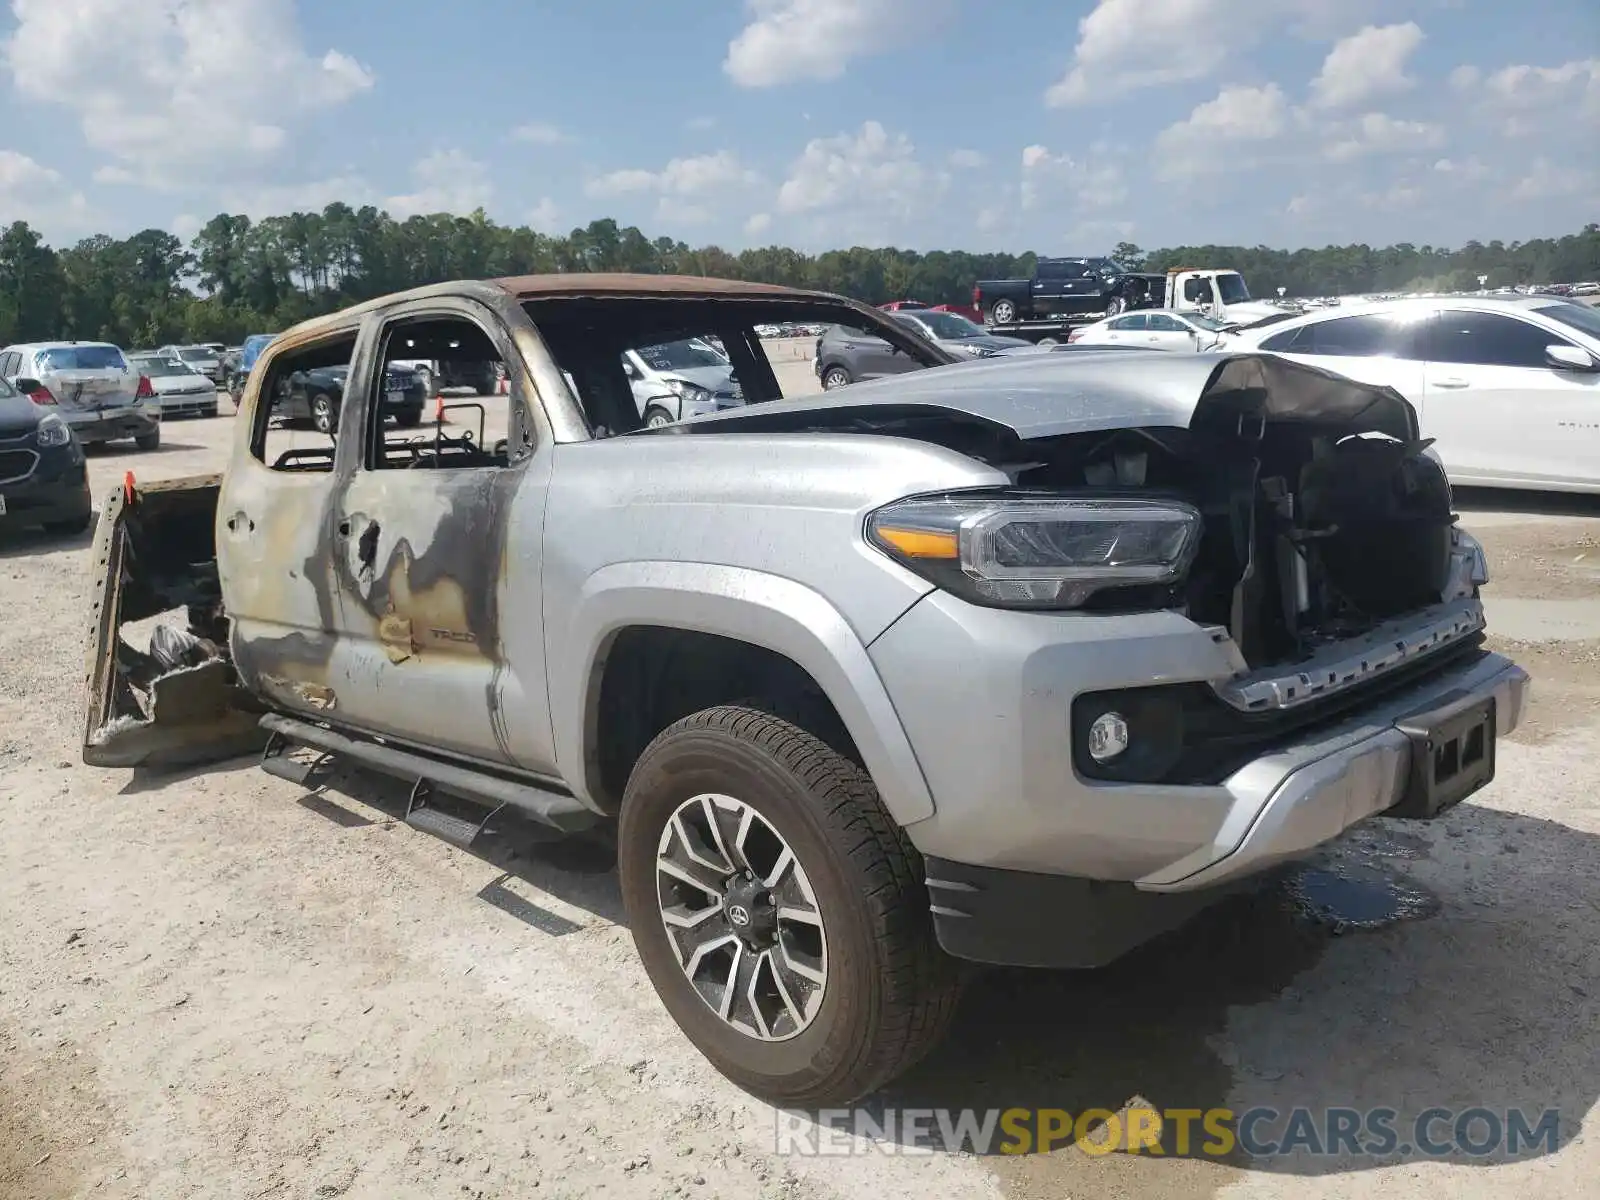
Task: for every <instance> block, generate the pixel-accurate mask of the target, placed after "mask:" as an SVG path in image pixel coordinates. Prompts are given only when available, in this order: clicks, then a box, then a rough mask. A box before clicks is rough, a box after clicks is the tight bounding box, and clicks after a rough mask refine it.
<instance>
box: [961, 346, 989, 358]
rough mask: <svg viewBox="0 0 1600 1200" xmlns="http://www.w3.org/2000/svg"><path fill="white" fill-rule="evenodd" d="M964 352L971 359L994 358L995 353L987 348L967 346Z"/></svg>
mask: <svg viewBox="0 0 1600 1200" xmlns="http://www.w3.org/2000/svg"><path fill="white" fill-rule="evenodd" d="M966 350H967V353H968V354H970V355H972V357H973V358H993V357H994V356H995V351H993V350H991V349H989V347H987V346H968V347H967V348H966Z"/></svg>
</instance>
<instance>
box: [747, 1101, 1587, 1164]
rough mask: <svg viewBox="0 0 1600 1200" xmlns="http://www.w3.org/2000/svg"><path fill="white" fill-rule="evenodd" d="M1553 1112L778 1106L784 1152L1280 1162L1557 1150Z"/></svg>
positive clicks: (777, 1137) (777, 1135) (776, 1144)
mask: <svg viewBox="0 0 1600 1200" xmlns="http://www.w3.org/2000/svg"><path fill="white" fill-rule="evenodd" d="M1560 1125H1561V1119H1560V1113H1559V1111H1558V1110H1556V1109H1553V1108H1546V1109H1541V1110H1532V1109H1520V1108H1509V1109H1491V1108H1484V1107H1471V1108H1460V1109H1455V1108H1445V1107H1432V1108H1425V1109H1423V1110H1421V1111H1420V1112H1418V1113H1416V1115H1415V1116H1405V1117H1402V1115H1401V1114H1400V1112H1399V1111H1398V1110H1396V1109H1393V1108H1368V1109H1357V1108H1338V1107H1332V1108H1315V1109H1313V1108H1290V1109H1277V1108H1269V1107H1256V1108H1247V1109H1241V1110H1238V1111H1234V1110H1233V1109H1228V1108H1209V1109H1199V1108H1168V1109H1158V1108H1154V1107H1144V1106H1137V1105H1132V1106H1128V1107H1125V1108H1123V1109H1121V1110H1119V1111H1117V1112H1111V1111H1110V1110H1108V1109H1103V1108H1090V1109H1084V1110H1083V1111H1081V1112H1070V1111H1068V1110H1067V1109H1061V1108H1007V1109H998V1108H991V1109H970V1108H969V1109H949V1108H901V1109H894V1108H890V1109H881V1110H877V1111H867V1110H865V1109H843V1108H841V1109H822V1110H820V1111H817V1112H795V1111H783V1110H779V1111H778V1112H776V1113H775V1114H774V1126H773V1135H774V1136H773V1149H774V1150H775V1151H777V1152H778V1153H779V1154H798V1155H841V1156H847V1155H870V1154H933V1153H940V1152H963V1153H967V1154H1048V1153H1050V1152H1051V1151H1053V1150H1059V1149H1062V1148H1063V1147H1065V1146H1069V1145H1073V1144H1076V1145H1077V1146H1078V1147H1079V1148H1080V1149H1082V1150H1084V1151H1086V1152H1088V1153H1090V1154H1112V1153H1122V1154H1148V1155H1153V1156H1159V1155H1169V1154H1170V1155H1174V1156H1181V1157H1206V1158H1227V1157H1230V1156H1234V1155H1238V1154H1243V1155H1246V1156H1248V1157H1251V1158H1277V1157H1283V1156H1287V1155H1312V1156H1318V1157H1321V1156H1330V1157H1372V1158H1392V1157H1395V1156H1401V1157H1404V1156H1416V1157H1423V1158H1445V1157H1450V1156H1453V1155H1463V1156H1467V1157H1471V1158H1483V1157H1488V1156H1493V1155H1503V1156H1506V1157H1516V1156H1519V1155H1527V1154H1554V1153H1555V1152H1556V1151H1557V1150H1558V1149H1559V1148H1560V1146H1561V1134H1560Z"/></svg>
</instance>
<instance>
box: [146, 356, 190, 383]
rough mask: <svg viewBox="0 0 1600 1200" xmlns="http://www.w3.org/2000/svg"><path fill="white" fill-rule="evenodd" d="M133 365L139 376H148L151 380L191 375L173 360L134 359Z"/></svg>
mask: <svg viewBox="0 0 1600 1200" xmlns="http://www.w3.org/2000/svg"><path fill="white" fill-rule="evenodd" d="M133 365H134V366H136V367H138V368H139V372H140V374H143V375H148V376H150V377H151V378H152V379H153V378H155V377H156V376H157V375H192V374H194V372H192V371H191V370H189V368H188V367H186V366H184V365H183V364H182V363H181V362H179V361H178V360H177V359H175V358H136V359H134V360H133Z"/></svg>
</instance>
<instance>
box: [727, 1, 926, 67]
mask: <svg viewBox="0 0 1600 1200" xmlns="http://www.w3.org/2000/svg"><path fill="white" fill-rule="evenodd" d="M745 7H746V8H747V9H748V10H749V12H750V16H751V21H750V23H749V24H748V25H746V26H745V27H744V28H743V29H742V30H740V31H739V34H738V36H737V37H735V38H734V39H733V41H731V42H729V43H728V56H727V58H726V59H724V60H723V64H722V69H723V70H724V71H726V72H727V73H728V76H729V77H730V78H731V79H732V80H733V81H734V82H735V83H737V84H738V85H739V86H741V87H772V86H774V85H776V84H780V83H793V82H795V81H796V80H801V79H818V80H827V79H837V78H838V77H839V76H840V75H842V74H844V69H845V67H846V66H847V65H848V63H849V62H850V60H851V59H852V58H865V57H867V56H869V55H873V54H879V53H882V52H883V51H886V50H893V49H897V48H899V47H901V46H903V45H904V44H905V42H906V40H907V31H908V30H909V31H913V32H916V31H926V30H929V29H932V28H936V27H937V26H939V25H940V24H942V23H943V22H944V20H946V19H947V18H948V17H949V16H950V15H951V13H952V12H954V10H955V4H954V2H953V0H746V5H745Z"/></svg>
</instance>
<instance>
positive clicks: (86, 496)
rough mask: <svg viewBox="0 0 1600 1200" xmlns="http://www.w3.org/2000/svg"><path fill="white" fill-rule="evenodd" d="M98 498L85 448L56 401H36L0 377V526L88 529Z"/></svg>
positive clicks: (66, 530) (61, 530) (50, 530)
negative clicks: (94, 494)
mask: <svg viewBox="0 0 1600 1200" xmlns="http://www.w3.org/2000/svg"><path fill="white" fill-rule="evenodd" d="M93 512H94V498H93V497H92V496H91V495H90V493H89V474H88V471H87V469H86V467H85V464H84V461H83V447H82V446H81V445H80V444H79V442H78V439H77V438H76V437H75V436H73V433H72V427H71V426H70V425H68V424H67V423H66V421H64V420H62V418H61V414H60V413H59V412H57V411H56V410H55V406H53V405H45V404H35V403H34V402H33V400H32V399H30V398H29V397H28V396H25V395H24V394H23V393H21V392H19V391H18V390H17V389H16V388H14V387H12V386H11V384H9V383H7V382H6V381H5V380H3V379H0V529H16V528H19V527H21V526H26V525H40V526H43V527H44V529H45V531H46V532H48V533H60V534H73V533H82V532H83V531H84V530H85V529H87V528H89V522H90V520H91V519H92V516H93Z"/></svg>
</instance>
